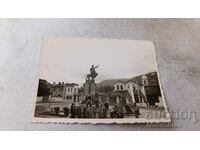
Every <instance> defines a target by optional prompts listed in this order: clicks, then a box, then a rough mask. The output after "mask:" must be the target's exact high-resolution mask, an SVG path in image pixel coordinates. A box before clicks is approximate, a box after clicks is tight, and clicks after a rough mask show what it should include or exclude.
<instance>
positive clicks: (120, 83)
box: [34, 38, 170, 123]
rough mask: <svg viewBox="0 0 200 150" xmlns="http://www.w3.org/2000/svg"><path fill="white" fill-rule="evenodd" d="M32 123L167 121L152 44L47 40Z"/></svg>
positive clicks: (41, 62)
mask: <svg viewBox="0 0 200 150" xmlns="http://www.w3.org/2000/svg"><path fill="white" fill-rule="evenodd" d="M38 80H39V81H38V89H37V99H36V103H35V109H34V121H39V122H43V121H44V122H69V123H73V122H78V123H137V122H138V123H140V122H141V123H142V122H169V121H170V117H169V114H168V112H167V107H166V104H165V99H164V96H163V93H162V89H161V84H160V82H159V75H158V71H157V65H156V57H155V51H154V46H153V42H150V41H132V40H119V39H88V38H45V39H44V41H43V43H42V46H41V53H40V60H39V65H38Z"/></svg>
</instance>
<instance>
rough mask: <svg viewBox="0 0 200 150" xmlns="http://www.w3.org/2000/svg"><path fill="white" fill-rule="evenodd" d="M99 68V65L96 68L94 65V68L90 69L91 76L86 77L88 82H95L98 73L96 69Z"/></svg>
mask: <svg viewBox="0 0 200 150" xmlns="http://www.w3.org/2000/svg"><path fill="white" fill-rule="evenodd" d="M98 67H99V65H97V66H95V67H94V65H92V67H91V68H90V74H87V75H86V80H91V79H92V80H93V79H95V78H96V77H97V75H98V73H97V72H96V70H95V69H96V68H98Z"/></svg>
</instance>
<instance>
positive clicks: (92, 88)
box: [83, 79, 96, 96]
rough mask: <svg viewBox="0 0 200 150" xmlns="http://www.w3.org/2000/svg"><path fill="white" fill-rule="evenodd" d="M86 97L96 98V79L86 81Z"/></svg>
mask: <svg viewBox="0 0 200 150" xmlns="http://www.w3.org/2000/svg"><path fill="white" fill-rule="evenodd" d="M83 92H84V93H83V94H84V96H94V95H95V93H96V84H95V81H94V79H93V80H92V79H91V80H86V82H85V83H84V91H83Z"/></svg>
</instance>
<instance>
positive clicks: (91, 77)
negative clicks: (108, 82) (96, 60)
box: [83, 65, 99, 97]
mask: <svg viewBox="0 0 200 150" xmlns="http://www.w3.org/2000/svg"><path fill="white" fill-rule="evenodd" d="M98 67H99V65H97V66H95V67H94V65H92V67H91V68H90V74H86V79H85V83H84V91H83V94H84V96H86V97H89V96H90V97H93V96H95V94H96V84H95V78H96V77H97V75H98V73H97V72H96V70H95V69H96V68H98Z"/></svg>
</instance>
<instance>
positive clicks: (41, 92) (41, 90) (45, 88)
mask: <svg viewBox="0 0 200 150" xmlns="http://www.w3.org/2000/svg"><path fill="white" fill-rule="evenodd" d="M50 94H51V92H50V86H49V83H48V82H47V81H46V80H43V79H39V86H38V93H37V96H49V95H50Z"/></svg>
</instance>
